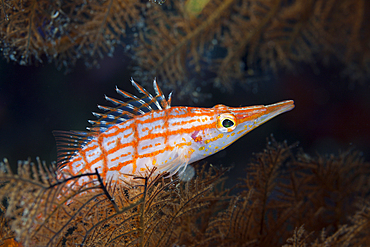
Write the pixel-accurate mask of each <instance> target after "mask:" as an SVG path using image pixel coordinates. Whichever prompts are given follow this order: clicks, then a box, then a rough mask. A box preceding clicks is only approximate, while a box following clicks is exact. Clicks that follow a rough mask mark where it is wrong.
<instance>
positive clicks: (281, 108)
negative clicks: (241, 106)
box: [256, 100, 295, 125]
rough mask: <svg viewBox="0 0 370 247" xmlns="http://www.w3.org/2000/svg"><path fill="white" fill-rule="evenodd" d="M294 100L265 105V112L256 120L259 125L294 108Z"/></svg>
mask: <svg viewBox="0 0 370 247" xmlns="http://www.w3.org/2000/svg"><path fill="white" fill-rule="evenodd" d="M294 107H295V106H294V101H293V100H286V101H282V102H279V103H275V104H271V105H266V106H265V110H266V111H265V112H264V113H263V115H262V116H260V117H259V118H258V119H257V120H256V122H257V124H258V125H261V124H263V123H265V122H267V121H268V120H270V119H272V118H274V117H276V116H277V115H280V114H282V113H284V112H287V111H290V110H292V109H293V108H294Z"/></svg>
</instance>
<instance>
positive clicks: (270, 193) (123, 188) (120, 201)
mask: <svg viewBox="0 0 370 247" xmlns="http://www.w3.org/2000/svg"><path fill="white" fill-rule="evenodd" d="M294 146H295V145H290V146H289V145H287V144H286V143H278V142H276V141H275V140H274V139H273V138H271V139H270V140H269V141H268V145H267V147H266V149H265V150H264V151H263V152H260V153H258V154H256V155H255V159H254V160H252V162H250V163H248V164H247V168H248V169H247V171H248V176H247V177H246V178H245V179H243V180H242V184H241V185H240V186H239V187H238V190H240V191H239V192H237V194H236V195H235V196H231V195H230V191H229V190H227V189H225V188H223V186H222V181H223V180H224V179H223V178H222V175H223V174H224V173H225V171H226V169H216V168H214V167H213V166H210V168H207V166H204V165H203V166H199V165H195V167H196V174H197V175H196V176H195V177H194V178H193V179H192V180H190V181H183V180H181V179H180V178H179V177H173V178H172V180H171V179H168V178H165V176H166V174H160V175H158V176H155V177H154V176H153V174H154V173H153V172H154V171H151V172H147V173H145V174H142V176H141V177H136V178H135V179H133V180H132V182H130V183H117V184H115V183H112V182H111V181H103V180H102V178H101V177H100V175H99V174H98V173H97V172H96V173H91V174H80V175H77V176H75V177H68V178H59V179H57V177H56V175H55V170H54V168H53V167H51V168H47V167H46V166H45V164H43V163H41V162H40V161H39V160H38V161H37V163H36V165H35V164H33V163H32V162H30V161H25V162H20V163H19V168H18V174H13V173H12V172H11V170H10V167H9V164H8V162H7V161H6V160H5V162H4V163H1V170H0V181H1V186H2V188H1V190H0V198H1V199H2V200H3V201H4V199H5V206H6V214H5V217H6V223H8V224H9V226H10V227H11V229H13V231H14V233H9V232H8V233H7V235H6V236H8V237H6V236H5V235H2V239H0V240H2V241H5V240H9V241H12V243H16V242H15V240H17V241H20V242H21V243H22V244H23V246H35V245H36V246H73V245H84V246H172V245H178V246H182V245H186V246H215V245H216V244H217V245H218V246H281V245H284V243H285V245H284V246H285V247H289V246H294V247H298V246H299V247H303V246H317V247H318V246H322V247H323V246H328V245H330V246H359V245H364V246H367V245H369V244H370V237H369V236H370V232H369V229H370V228H369V225H370V213H369V212H370V210H369V209H370V206H369V203H370V202H369V193H370V184H369V179H368V176H369V175H370V163H368V162H364V161H363V159H362V157H361V155H360V154H359V153H358V152H356V151H347V152H344V153H341V154H339V155H338V156H333V155H330V156H323V155H317V157H311V156H309V155H308V154H306V153H303V151H299V152H298V154H295V152H294V151H292V149H293V147H294ZM81 176H89V177H90V178H91V179H90V181H92V183H90V184H85V185H83V186H77V185H76V184H74V183H75V182H76V181H77V180H78V179H79V178H80V177H81ZM130 181H131V180H130ZM2 219H3V218H2ZM4 222H5V221H4Z"/></svg>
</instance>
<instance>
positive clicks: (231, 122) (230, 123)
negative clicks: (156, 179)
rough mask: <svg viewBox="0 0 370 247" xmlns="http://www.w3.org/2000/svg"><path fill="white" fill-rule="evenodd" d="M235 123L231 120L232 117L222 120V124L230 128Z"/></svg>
mask: <svg viewBox="0 0 370 247" xmlns="http://www.w3.org/2000/svg"><path fill="white" fill-rule="evenodd" d="M233 125H234V122H233V121H231V120H230V119H224V120H223V121H222V126H224V127H225V128H230V127H232V126H233Z"/></svg>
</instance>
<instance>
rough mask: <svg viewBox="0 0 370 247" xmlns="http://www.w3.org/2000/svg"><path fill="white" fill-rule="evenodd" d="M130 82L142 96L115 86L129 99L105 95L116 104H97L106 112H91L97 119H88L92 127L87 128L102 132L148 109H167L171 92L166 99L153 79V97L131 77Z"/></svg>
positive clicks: (169, 104)
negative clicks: (111, 105)
mask: <svg viewBox="0 0 370 247" xmlns="http://www.w3.org/2000/svg"><path fill="white" fill-rule="evenodd" d="M131 83H132V85H133V86H134V87H135V88H136V89H137V90H138V91H139V92H140V93H142V94H144V97H142V98H139V97H137V96H135V95H132V94H130V93H127V92H125V91H122V90H120V89H118V88H117V87H116V92H117V93H118V94H120V95H122V96H124V97H125V98H129V99H131V100H130V101H127V102H124V101H121V100H117V99H113V98H111V97H108V96H105V99H106V100H107V101H110V102H112V103H113V104H115V105H117V106H116V107H106V106H101V105H98V108H99V109H101V110H104V111H106V113H93V114H94V115H95V116H97V117H98V120H89V122H90V123H91V124H92V125H93V126H92V128H87V129H88V130H92V131H100V132H104V131H105V130H106V129H108V128H109V127H111V126H112V125H114V124H119V123H122V122H125V121H126V120H128V119H131V118H133V117H135V116H137V115H142V114H145V113H148V112H150V111H157V110H162V109H168V108H170V107H171V94H170V95H169V99H168V100H166V98H165V96H164V95H163V93H162V91H161V89H160V88H159V86H158V84H157V81H156V80H155V79H154V82H153V86H154V89H155V91H156V96H155V97H153V96H152V95H151V94H150V93H148V92H147V91H146V90H145V89H144V88H143V87H142V86H140V85H139V84H138V83H136V82H135V81H134V80H133V79H132V78H131Z"/></svg>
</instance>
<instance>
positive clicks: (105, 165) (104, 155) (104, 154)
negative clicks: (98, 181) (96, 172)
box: [98, 135, 108, 177]
mask: <svg viewBox="0 0 370 247" xmlns="http://www.w3.org/2000/svg"><path fill="white" fill-rule="evenodd" d="M98 145H99V148H100V152H101V153H100V157H101V158H102V160H103V171H102V174H101V175H102V177H105V175H106V174H107V171H108V161H107V152H106V150H105V148H104V146H103V137H102V136H101V135H99V137H98Z"/></svg>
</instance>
